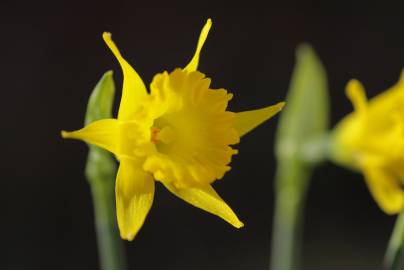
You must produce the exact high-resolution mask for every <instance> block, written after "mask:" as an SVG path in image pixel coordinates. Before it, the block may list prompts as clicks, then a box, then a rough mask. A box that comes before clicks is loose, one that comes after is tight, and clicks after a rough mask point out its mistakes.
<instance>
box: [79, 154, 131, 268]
mask: <svg viewBox="0 0 404 270" xmlns="http://www.w3.org/2000/svg"><path fill="white" fill-rule="evenodd" d="M108 158H109V156H106V155H105V152H103V150H100V149H96V148H93V147H91V148H90V152H89V156H88V162H87V168H86V175H87V179H88V180H89V183H90V187H91V193H92V197H93V204H94V218H95V228H96V233H97V244H98V252H99V261H100V268H101V270H125V269H127V266H126V258H125V250H124V246H123V242H122V240H121V239H120V237H119V232H118V229H117V225H116V214H115V193H114V190H115V187H114V183H115V171H116V170H115V166H113V165H111V163H110V162H108V160H107V159H108ZM108 164H110V165H109V166H108ZM112 164H113V163H112ZM100 165H103V167H101V166H100Z"/></svg>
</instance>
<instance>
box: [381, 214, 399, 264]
mask: <svg viewBox="0 0 404 270" xmlns="http://www.w3.org/2000/svg"><path fill="white" fill-rule="evenodd" d="M403 255H404V213H401V214H400V215H399V216H398V217H397V220H396V225H394V229H393V234H392V235H391V238H390V242H389V245H388V247H387V252H386V256H385V258H384V265H385V269H388V270H398V269H402V268H400V266H401V265H402V262H401V261H402V260H401V258H402V256H403Z"/></svg>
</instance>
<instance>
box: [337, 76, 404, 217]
mask: <svg viewBox="0 0 404 270" xmlns="http://www.w3.org/2000/svg"><path fill="white" fill-rule="evenodd" d="M346 93H347V96H348V98H349V99H350V100H351V102H352V104H353V107H354V111H353V112H352V113H350V114H349V115H347V116H346V117H344V118H343V119H342V120H341V121H340V123H339V124H338V125H337V126H336V127H335V129H334V131H333V133H332V137H331V158H332V159H333V160H334V161H336V162H337V163H339V164H342V165H344V166H346V167H349V168H352V169H353V170H356V171H359V172H361V173H362V174H363V175H364V177H365V180H366V183H367V185H368V187H369V190H370V193H371V194H372V195H373V198H374V199H375V201H376V203H377V204H378V206H379V207H380V209H381V210H383V211H384V212H385V213H386V214H390V215H392V214H398V213H400V212H402V211H403V210H404V189H403V186H404V72H402V74H401V78H400V80H399V82H398V83H397V84H396V85H394V86H392V87H391V88H390V89H388V90H386V91H385V92H383V93H381V94H379V95H377V96H376V97H374V98H372V99H371V100H369V101H368V100H367V98H366V94H365V90H364V87H363V85H362V84H361V83H360V82H359V81H358V80H351V81H349V83H348V85H347V87H346Z"/></svg>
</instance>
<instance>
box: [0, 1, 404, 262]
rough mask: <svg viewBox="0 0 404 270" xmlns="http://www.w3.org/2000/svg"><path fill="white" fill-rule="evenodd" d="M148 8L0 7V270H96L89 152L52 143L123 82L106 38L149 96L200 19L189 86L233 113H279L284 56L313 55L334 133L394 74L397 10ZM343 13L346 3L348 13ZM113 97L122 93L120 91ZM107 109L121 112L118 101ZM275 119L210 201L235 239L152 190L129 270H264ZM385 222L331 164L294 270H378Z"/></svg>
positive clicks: (316, 183)
mask: <svg viewBox="0 0 404 270" xmlns="http://www.w3.org/2000/svg"><path fill="white" fill-rule="evenodd" d="M143 2H144V1H142V2H140V1H116V2H112V1H111V2H93V3H90V2H86V3H84V2H82V3H74V2H71V1H49V2H47V3H45V2H34V1H33V2H28V1H27V2H22V1H19V2H16V1H2V3H1V4H0V5H1V8H0V22H1V37H0V40H1V42H0V48H1V50H0V56H1V62H0V63H1V64H0V70H1V73H0V74H1V84H0V85H1V100H2V106H0V110H1V115H2V124H1V127H2V128H1V131H2V134H1V139H2V140H1V141H2V155H1V163H0V164H1V166H2V176H1V178H2V180H3V181H2V185H1V194H2V195H1V201H2V203H1V207H2V208H3V209H2V211H1V222H0V224H1V225H0V228H2V229H1V232H0V237H1V238H0V239H1V241H0V248H1V252H0V254H1V255H0V259H1V260H0V269H13V270H14V269H98V262H97V253H96V245H95V235H94V229H93V216H92V205H91V198H90V194H89V187H88V185H87V183H86V181H85V179H84V177H83V167H84V162H85V159H86V152H87V149H86V146H85V145H84V144H83V143H81V142H75V141H63V140H62V139H61V138H60V136H59V131H60V130H61V129H76V128H79V127H81V125H82V122H83V115H84V111H85V106H86V102H87V99H88V96H89V94H90V91H91V89H92V87H93V86H94V84H95V83H96V82H97V80H98V79H99V78H100V76H101V75H102V73H103V72H104V71H106V70H108V69H113V70H114V71H115V74H114V78H115V79H116V82H117V86H118V90H119V89H120V85H121V81H122V76H121V72H120V69H119V66H118V64H117V62H116V60H115V59H114V57H113V56H112V54H111V53H110V52H109V50H108V49H107V48H106V46H105V45H104V43H103V41H102V39H101V33H102V32H103V31H105V30H107V31H110V32H112V33H113V35H114V39H115V40H116V42H117V43H118V45H119V47H120V49H121V50H122V52H124V55H125V56H126V58H127V59H128V61H129V62H130V63H132V64H133V66H134V67H135V68H136V69H137V70H138V72H139V73H140V74H141V76H142V77H143V78H144V80H145V82H150V80H151V79H152V77H153V75H154V74H155V73H157V72H161V71H163V70H172V69H173V68H175V67H179V66H183V65H184V64H186V63H187V61H188V60H189V59H190V57H191V56H192V54H193V50H194V47H195V43H196V40H197V36H198V34H199V31H200V29H201V27H202V25H203V24H204V22H205V20H206V19H207V18H208V17H211V18H212V19H213V23H214V24H213V28H212V30H211V33H210V35H209V38H208V41H207V43H206V45H205V48H204V50H203V53H202V56H201V64H200V70H201V71H203V72H205V73H206V74H207V75H208V76H211V77H213V86H215V87H225V88H227V89H229V90H230V91H232V92H233V93H234V94H235V98H234V99H233V100H232V102H231V105H230V108H231V109H232V110H234V111H241V110H246V109H250V108H258V107H262V106H265V105H269V104H272V103H275V102H278V101H281V100H283V99H284V97H285V94H286V91H287V88H288V84H289V78H290V75H291V71H292V68H293V65H294V49H295V47H296V45H297V44H299V43H300V42H302V41H308V42H310V43H311V44H312V45H313V46H314V47H315V48H316V50H317V52H318V54H319V56H320V57H321V59H322V61H323V63H324V64H325V66H326V68H327V73H328V75H329V82H330V94H331V98H332V100H331V103H332V123H333V124H335V123H336V121H338V119H340V118H341V117H342V116H343V115H345V114H346V113H348V112H349V111H350V110H351V106H350V104H349V102H348V100H347V99H346V98H345V96H344V86H345V84H346V82H347V81H348V79H350V78H352V77H356V78H358V79H360V80H362V81H363V83H364V84H365V86H367V91H368V94H369V96H373V95H375V94H376V93H378V92H379V91H381V90H384V89H386V87H388V86H390V85H391V84H393V83H395V82H396V80H397V79H398V75H399V73H400V71H401V68H402V67H403V66H404V35H403V26H404V17H403V16H402V8H403V6H402V5H401V6H398V5H392V2H387V1H386V3H384V4H382V2H380V1H379V3H378V4H377V5H376V4H371V3H368V2H362V3H360V2H355V4H354V3H351V2H350V1H349V2H348V1H346V2H345V3H344V1H336V2H335V3H334V2H331V3H330V2H329V1H299V2H284V3H283V4H280V3H276V2H268V3H267V5H266V6H265V5H261V4H259V3H254V1H248V3H245V4H246V5H247V4H248V6H244V7H235V6H233V5H228V6H224V5H223V6H218V5H219V4H214V5H213V4H209V3H207V2H197V3H191V4H192V6H190V7H189V6H185V5H180V4H176V3H173V2H172V3H170V6H169V5H168V4H169V3H165V6H163V5H160V6H159V5H157V3H155V4H156V7H148V8H146V7H142V6H143V5H144V4H146V3H143ZM352 2H353V1H352ZM118 93H119V91H118ZM117 99H118V97H117ZM276 123H277V118H275V119H273V120H272V121H270V122H268V123H267V124H265V125H264V126H262V127H260V128H258V129H257V130H256V131H255V132H254V133H252V134H251V135H248V136H246V137H245V138H243V140H242V143H241V144H240V145H239V146H238V149H239V150H240V154H239V155H237V156H236V157H235V158H234V160H233V162H232V167H233V169H232V171H230V172H229V173H228V174H227V175H226V176H225V178H224V180H223V181H221V182H219V183H217V184H216V188H217V189H218V191H219V192H220V193H221V194H222V196H223V197H224V198H225V199H226V201H227V202H228V203H229V204H230V205H231V206H232V207H233V209H234V210H235V211H236V212H237V213H238V215H239V216H240V218H241V219H242V220H243V221H244V222H245V224H246V226H245V228H243V229H242V230H236V229H233V228H232V227H231V226H229V225H228V224H226V223H225V222H223V221H221V220H220V219H218V218H216V217H214V216H211V215H208V214H205V213H204V212H202V211H200V210H198V209H195V208H193V207H191V206H189V205H187V204H185V203H183V202H182V201H180V200H178V199H177V198H175V197H174V196H172V195H171V194H169V193H168V192H167V191H166V190H164V188H162V187H161V185H158V188H157V191H156V195H155V202H154V205H153V208H152V211H151V213H150V215H149V217H148V219H147V221H146V223H145V225H144V227H143V229H142V230H141V232H140V234H139V235H138V237H137V238H136V240H135V241H134V242H131V243H127V244H126V247H127V253H128V258H129V263H130V267H131V268H130V269H178V270H180V269H196V270H198V269H212V270H213V269H266V266H267V263H268V260H269V247H270V245H269V241H270V230H271V224H272V208H273V195H272V191H273V188H272V185H273V181H272V179H273V176H274V164H275V161H274V157H273V139H274V131H275V128H276ZM393 222H394V218H393V217H388V216H386V215H384V214H383V213H382V212H381V211H380V210H379V209H378V208H377V206H376V205H375V203H374V202H373V200H372V199H371V197H370V195H369V193H368V191H367V189H366V186H365V183H364V181H363V179H362V176H360V175H356V174H353V173H351V172H348V171H345V170H343V169H340V168H337V167H335V166H333V165H331V164H325V165H324V166H322V167H321V168H320V169H319V170H317V171H316V172H315V176H314V179H313V183H312V186H311V189H310V192H309V198H308V203H307V213H306V223H305V238H304V269H368V270H371V269H380V263H381V260H382V257H383V252H384V249H385V246H386V244H387V240H388V237H389V235H390V232H391V229H392V226H393Z"/></svg>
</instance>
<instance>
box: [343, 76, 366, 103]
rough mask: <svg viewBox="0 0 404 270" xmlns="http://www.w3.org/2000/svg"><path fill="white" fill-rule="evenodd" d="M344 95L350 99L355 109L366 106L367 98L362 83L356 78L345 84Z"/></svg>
mask: <svg viewBox="0 0 404 270" xmlns="http://www.w3.org/2000/svg"><path fill="white" fill-rule="evenodd" d="M346 95H347V96H348V98H349V99H350V100H351V102H352V104H353V106H354V109H355V110H356V111H363V110H364V109H365V108H366V104H367V98H366V93H365V89H364V88H363V85H362V84H361V83H360V82H359V81H358V80H350V81H349V82H348V84H347V86H346Z"/></svg>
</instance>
